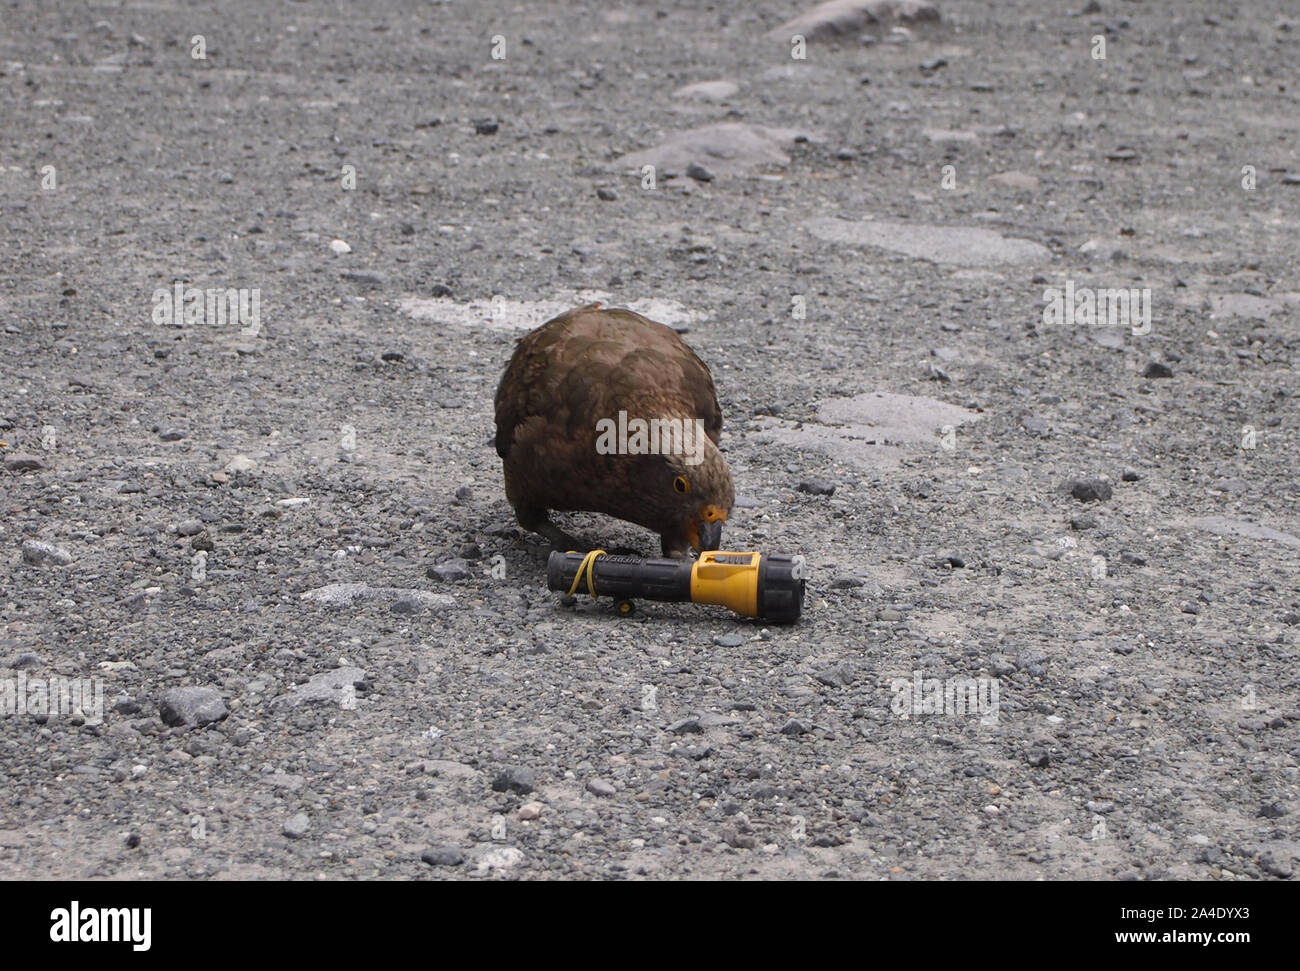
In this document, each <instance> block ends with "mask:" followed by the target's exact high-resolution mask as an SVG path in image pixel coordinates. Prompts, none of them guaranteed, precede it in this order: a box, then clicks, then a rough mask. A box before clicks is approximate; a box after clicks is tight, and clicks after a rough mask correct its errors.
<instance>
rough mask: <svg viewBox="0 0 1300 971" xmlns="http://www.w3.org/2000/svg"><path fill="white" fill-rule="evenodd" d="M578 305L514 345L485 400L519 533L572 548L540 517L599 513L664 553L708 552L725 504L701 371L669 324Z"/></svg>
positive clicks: (729, 489) (718, 536) (716, 428)
mask: <svg viewBox="0 0 1300 971" xmlns="http://www.w3.org/2000/svg"><path fill="white" fill-rule="evenodd" d="M600 306H601V305H600V304H599V303H593V304H589V305H588V306H585V307H579V308H577V309H576V310H570V311H569V312H568V313H564V314H561V315H560V316H558V317H556V318H555V319H554V320H549V321H547V322H546V323H544V324H542V326H540V327H538V328H537V329H536V330H533V331H530V332H529V333H528V334H526V335H524V336H523V337H521V338H519V340H518V341H517V344H518V346H517V347H516V348H515V352H514V355H513V356H512V357H511V358H510V363H509V365H507V367H506V370H505V373H504V374H503V375H502V376H501V384H500V385H499V386H498V387H497V395H496V424H497V434H496V449H497V454H498V455H500V456H501V458H502V465H503V467H504V472H505V482H506V498H507V499H509V500H510V505H512V506H513V507H514V510H515V515H516V516H517V517H518V519H519V524H520V525H521V526H523V527H524V528H525V529H528V530H532V531H533V532H536V533H540V534H541V535H542V536H545V537H546V538H547V539H548V540H550V541H551V543H552V544H553V545H554V546H556V547H557V548H560V549H574V550H577V549H581V547H580V545H579V543H578V541H576V540H574V539H573V538H572V537H570V536H569V535H568V534H567V533H565V532H563V531H562V530H561V529H559V528H558V527H557V526H556V525H555V524H554V523H553V522H551V520H550V518H549V516H548V511H549V510H567V511H577V510H585V511H589V512H599V513H605V514H606V515H610V516H614V517H616V518H618V519H623V520H626V521H628V522H631V523H636V524H637V525H639V526H644V527H646V528H647V529H651V530H654V531H655V532H657V533H658V534H659V536H660V541H661V545H662V549H663V553H664V555H665V556H685V555H687V554H688V553H689V548H690V547H692V546H693V547H695V549H697V550H700V551H705V550H716V549H717V548H718V547H719V546H720V545H721V541H722V524H723V523H724V522H726V520H727V516H728V515H729V514H730V513H731V507H732V504H733V503H734V502H735V499H736V493H735V486H734V485H733V483H732V479H731V470H730V469H729V468H728V467H727V462H726V459H724V458H723V457H722V453H721V452H719V451H718V440H719V438H720V437H721V435H722V413H721V410H720V409H719V408H718V395H717V392H716V391H715V390H714V388H713V376H712V375H710V374H709V369H708V367H706V366H705V364H704V362H703V361H701V360H700V359H699V358H698V357H697V356H696V355H695V352H694V351H692V350H691V349H690V348H689V347H687V346H686V345H685V344H684V343H683V342H682V339H681V338H680V337H678V336H677V332H676V331H674V330H673V329H672V328H671V327H665V326H664V325H663V324H659V323H655V322H654V321H653V320H648V319H646V318H645V317H642V316H641V315H640V314H636V313H633V312H632V311H630V310H601V309H600Z"/></svg>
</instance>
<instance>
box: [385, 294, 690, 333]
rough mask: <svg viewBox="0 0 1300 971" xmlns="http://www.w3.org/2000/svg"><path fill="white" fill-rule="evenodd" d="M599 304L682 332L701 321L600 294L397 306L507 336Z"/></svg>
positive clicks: (665, 305)
mask: <svg viewBox="0 0 1300 971" xmlns="http://www.w3.org/2000/svg"><path fill="white" fill-rule="evenodd" d="M596 301H600V302H602V303H605V304H606V305H607V306H610V307H625V308H627V309H628V310H631V311H633V312H634V313H638V314H640V315H641V316H643V317H649V318H650V319H651V320H657V321H658V322H659V323H661V324H666V325H668V326H669V327H681V328H684V327H686V326H687V325H689V324H692V323H694V322H696V321H698V320H701V319H703V316H702V314H700V313H699V312H697V311H694V310H690V309H688V308H686V307H684V306H682V305H681V304H680V303H678V302H677V301H676V300H670V299H667V298H661V297H646V298H643V299H639V300H633V301H632V302H631V303H618V302H617V301H614V299H613V297H611V296H610V295H609V294H608V293H605V292H604V291H601V290H580V291H578V292H576V293H575V294H574V295H573V296H572V297H570V298H568V299H556V300H507V299H506V298H504V297H493V298H492V299H491V300H466V301H461V300H456V299H454V298H452V297H415V296H412V297H406V298H405V299H403V300H402V301H401V302H400V303H399V304H398V306H399V307H400V308H401V309H402V310H403V311H404V312H406V313H408V314H410V315H411V316H412V317H414V318H415V319H416V320H429V321H434V322H436V323H440V324H453V325H455V326H457V327H470V328H481V329H483V330H497V331H502V332H507V333H522V332H524V331H528V330H532V329H533V328H534V327H540V326H541V325H542V324H544V323H546V322H547V321H548V320H550V319H551V318H553V317H558V316H559V315H560V314H562V313H564V312H565V311H566V310H572V309H573V308H575V307H581V306H584V305H585V304H589V303H594V302H596Z"/></svg>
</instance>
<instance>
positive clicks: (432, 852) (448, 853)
mask: <svg viewBox="0 0 1300 971" xmlns="http://www.w3.org/2000/svg"><path fill="white" fill-rule="evenodd" d="M420 859H421V860H423V861H424V862H425V863H427V864H429V866H460V865H461V864H462V863H464V862H465V854H464V853H463V852H462V851H461V850H460V848H459V847H456V846H431V847H429V848H428V849H427V850H425V851H424V852H423V853H421V854H420Z"/></svg>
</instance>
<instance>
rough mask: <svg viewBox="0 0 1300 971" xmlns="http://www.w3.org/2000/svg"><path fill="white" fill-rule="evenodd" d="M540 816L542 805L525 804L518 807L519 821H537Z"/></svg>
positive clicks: (536, 803) (535, 803)
mask: <svg viewBox="0 0 1300 971" xmlns="http://www.w3.org/2000/svg"><path fill="white" fill-rule="evenodd" d="M541 815H542V804H541V803H540V802H526V803H524V804H523V805H522V806H520V807H519V818H520V819H539V818H540V817H541Z"/></svg>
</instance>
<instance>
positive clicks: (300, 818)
mask: <svg viewBox="0 0 1300 971" xmlns="http://www.w3.org/2000/svg"><path fill="white" fill-rule="evenodd" d="M309 829H311V820H310V819H308V818H307V814H306V813H295V814H294V815H293V816H290V817H289V818H288V819H286V820H285V821H284V826H282V827H281V828H280V832H282V833H284V835H285V836H287V837H289V839H291V840H298V839H302V838H303V837H304V836H306V835H307V831H308V830H309Z"/></svg>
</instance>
